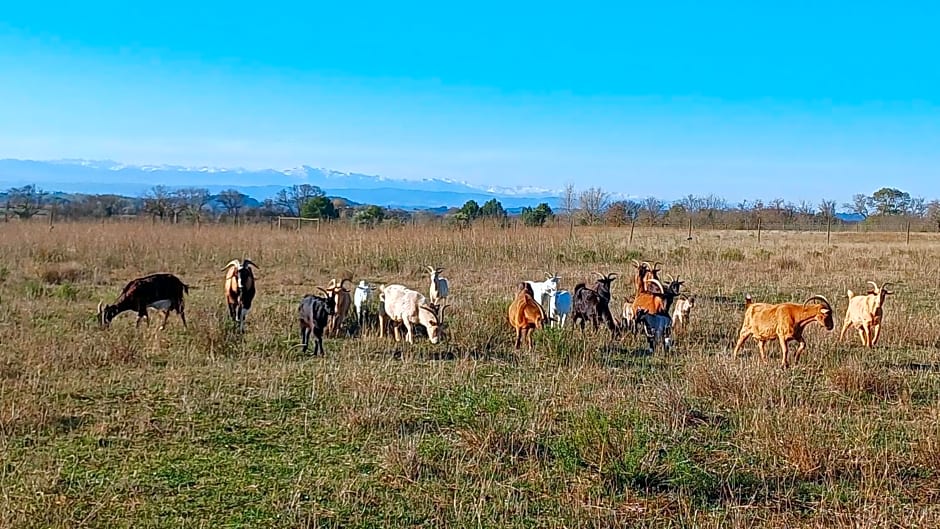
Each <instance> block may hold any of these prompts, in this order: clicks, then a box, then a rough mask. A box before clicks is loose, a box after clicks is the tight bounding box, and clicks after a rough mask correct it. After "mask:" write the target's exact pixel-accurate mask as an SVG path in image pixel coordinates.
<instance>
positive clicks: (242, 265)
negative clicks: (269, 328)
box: [222, 259, 259, 330]
mask: <svg viewBox="0 0 940 529" xmlns="http://www.w3.org/2000/svg"><path fill="white" fill-rule="evenodd" d="M252 266H253V267H255V268H259V267H258V265H256V264H255V263H253V262H251V259H245V260H244V261H242V262H238V259H232V260H231V261H230V262H229V264H227V265H225V267H223V268H222V271H223V272H225V301H226V303H228V313H229V316H230V317H231V318H232V321H234V322H235V323H237V324H238V326H239V328H240V329H242V330H244V329H245V316H247V315H248V311H250V310H251V302H252V300H254V299H255V275H254V273H253V272H252V271H251V268H250V267H252Z"/></svg>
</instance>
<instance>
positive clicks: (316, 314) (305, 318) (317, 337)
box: [297, 287, 336, 355]
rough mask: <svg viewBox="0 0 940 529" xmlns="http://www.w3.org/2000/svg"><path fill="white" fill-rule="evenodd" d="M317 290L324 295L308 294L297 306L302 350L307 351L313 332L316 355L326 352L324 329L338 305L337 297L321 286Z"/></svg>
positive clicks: (314, 352)
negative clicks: (324, 347)
mask: <svg viewBox="0 0 940 529" xmlns="http://www.w3.org/2000/svg"><path fill="white" fill-rule="evenodd" d="M317 290H319V291H321V292H323V297H320V296H314V295H309V294H308V295H307V296H304V298H303V299H302V300H300V306H299V307H297V316H298V318H299V320H300V342H301V344H302V349H301V352H303V353H306V352H307V344H308V343H309V342H310V335H311V334H313V337H314V343H313V354H314V355H317V354H324V353H325V351H324V349H323V331H324V330H326V326H327V323H328V322H329V320H330V317H332V316H333V312H334V309H335V307H336V304H335V303H336V302H335V298H334V297H333V296H332V295H331V294H330V293H328V292H327V291H326V290H324V289H322V288H320V287H317Z"/></svg>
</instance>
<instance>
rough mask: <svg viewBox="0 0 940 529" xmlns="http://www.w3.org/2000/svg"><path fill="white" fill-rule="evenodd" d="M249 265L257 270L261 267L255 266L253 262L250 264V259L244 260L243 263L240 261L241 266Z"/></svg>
mask: <svg viewBox="0 0 940 529" xmlns="http://www.w3.org/2000/svg"><path fill="white" fill-rule="evenodd" d="M249 265H250V266H253V267H255V268H257V269H258V270H261V267H260V266H258V265H256V264H255V263H254V262H252V260H251V259H245V260H244V261H242V266H249Z"/></svg>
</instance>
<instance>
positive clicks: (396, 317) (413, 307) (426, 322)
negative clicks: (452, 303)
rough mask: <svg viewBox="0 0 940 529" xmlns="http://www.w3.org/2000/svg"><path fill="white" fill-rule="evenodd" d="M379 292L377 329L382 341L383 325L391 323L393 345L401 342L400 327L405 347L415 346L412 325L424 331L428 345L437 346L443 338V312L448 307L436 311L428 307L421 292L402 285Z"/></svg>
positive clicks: (437, 308)
mask: <svg viewBox="0 0 940 529" xmlns="http://www.w3.org/2000/svg"><path fill="white" fill-rule="evenodd" d="M379 292H380V293H379V299H380V300H381V301H382V310H380V311H379V329H380V332H381V336H382V337H384V336H385V326H386V324H387V323H389V322H391V324H392V326H393V327H394V331H395V341H396V342H399V341H401V331H400V326H401V325H404V326H405V330H406V331H407V332H406V335H405V340H406V341H407V342H408V343H414V332H413V331H412V327H413V326H414V325H415V324H419V325H422V326H423V327H424V328H425V329H427V331H428V339H429V340H430V341H431V343H438V342H439V341H440V340H441V339H442V338H443V336H444V329H443V326H444V325H443V324H444V309H446V308H447V305H442V306H440V307H438V306H437V305H433V304H430V303H428V301H427V298H425V297H424V296H423V295H421V293H420V292H418V291H416V290H411V289H410V288H408V287H405V286H403V285H382V286H380V287H379Z"/></svg>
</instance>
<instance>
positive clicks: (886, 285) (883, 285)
mask: <svg viewBox="0 0 940 529" xmlns="http://www.w3.org/2000/svg"><path fill="white" fill-rule="evenodd" d="M890 284H891V283H882V285H881V290H886V289H887V288H888V285H890Z"/></svg>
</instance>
